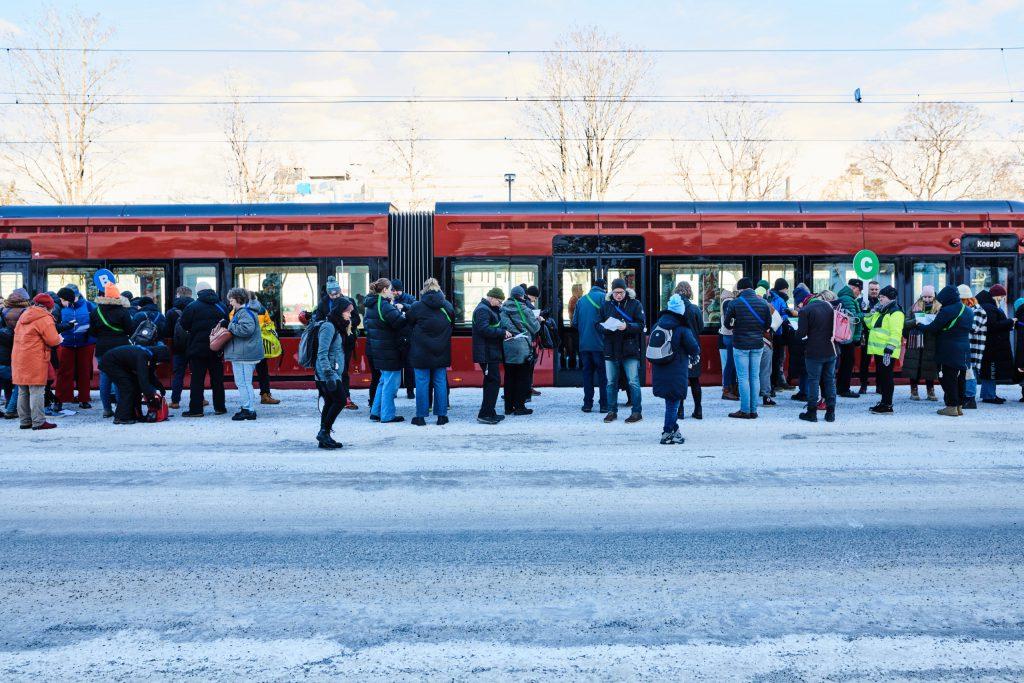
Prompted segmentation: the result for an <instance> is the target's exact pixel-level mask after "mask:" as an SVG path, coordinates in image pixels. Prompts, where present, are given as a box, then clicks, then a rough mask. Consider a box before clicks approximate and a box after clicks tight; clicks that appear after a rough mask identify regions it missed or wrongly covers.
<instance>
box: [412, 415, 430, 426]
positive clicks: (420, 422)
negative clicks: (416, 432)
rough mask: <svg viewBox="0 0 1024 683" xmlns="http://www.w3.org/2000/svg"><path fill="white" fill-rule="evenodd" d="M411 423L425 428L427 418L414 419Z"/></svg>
mask: <svg viewBox="0 0 1024 683" xmlns="http://www.w3.org/2000/svg"><path fill="white" fill-rule="evenodd" d="M412 423H413V424H414V425H416V426H417V427H426V426H427V418H425V417H414V418H413V419H412Z"/></svg>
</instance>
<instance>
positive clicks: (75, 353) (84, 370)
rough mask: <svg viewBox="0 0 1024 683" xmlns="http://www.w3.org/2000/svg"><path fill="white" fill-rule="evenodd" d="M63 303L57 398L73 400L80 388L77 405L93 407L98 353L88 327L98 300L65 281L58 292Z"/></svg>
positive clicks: (66, 400)
mask: <svg viewBox="0 0 1024 683" xmlns="http://www.w3.org/2000/svg"><path fill="white" fill-rule="evenodd" d="M57 299H58V300H59V301H58V303H59V304H60V305H61V309H60V322H61V323H62V324H63V325H66V326H68V328H69V329H68V331H67V332H63V333H62V335H63V337H64V341H63V342H62V343H61V345H60V347H59V348H58V349H57V361H58V363H59V365H58V366H57V381H56V383H55V389H56V393H57V400H58V401H60V402H61V403H73V402H74V401H75V390H76V389H77V390H78V407H80V408H82V409H84V410H88V409H89V408H92V404H91V403H90V400H91V397H90V396H89V387H90V385H91V384H92V364H93V357H94V356H95V355H96V340H95V339H93V336H92V333H91V332H90V329H89V314H90V313H91V312H92V310H93V309H94V308H96V306H95V304H93V303H92V302H91V301H88V300H86V298H85V297H84V296H82V294H81V292H79V291H78V287H77V286H76V285H66V286H64V287H61V289H60V290H59V291H58V292H57Z"/></svg>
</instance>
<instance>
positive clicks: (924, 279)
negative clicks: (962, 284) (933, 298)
mask: <svg viewBox="0 0 1024 683" xmlns="http://www.w3.org/2000/svg"><path fill="white" fill-rule="evenodd" d="M913 284H914V296H913V299H914V301H917V300H918V299H919V298H920V297H921V290H922V289H924V286H925V285H931V286H932V287H934V288H935V291H936V292H938V291H939V290H941V289H942V288H943V287H945V286H946V264H945V263H935V262H934V261H925V262H923V263H915V264H914V283H913Z"/></svg>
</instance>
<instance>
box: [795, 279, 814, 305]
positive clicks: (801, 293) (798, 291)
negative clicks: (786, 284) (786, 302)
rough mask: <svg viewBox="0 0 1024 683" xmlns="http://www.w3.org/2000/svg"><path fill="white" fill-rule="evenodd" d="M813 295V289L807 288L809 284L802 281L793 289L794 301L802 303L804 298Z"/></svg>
mask: <svg viewBox="0 0 1024 683" xmlns="http://www.w3.org/2000/svg"><path fill="white" fill-rule="evenodd" d="M810 295H811V290H809V289H807V285H805V284H804V283H802V282H801V283H800V284H798V285H797V286H796V288H795V289H794V290H793V303H795V304H802V303H803V302H804V299H806V298H807V297H809V296H810Z"/></svg>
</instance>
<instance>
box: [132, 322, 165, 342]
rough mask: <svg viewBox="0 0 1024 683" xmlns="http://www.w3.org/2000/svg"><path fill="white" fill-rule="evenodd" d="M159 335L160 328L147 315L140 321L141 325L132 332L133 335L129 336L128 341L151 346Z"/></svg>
mask: <svg viewBox="0 0 1024 683" xmlns="http://www.w3.org/2000/svg"><path fill="white" fill-rule="evenodd" d="M159 335H160V330H159V329H158V328H157V326H156V323H155V322H153V321H152V320H150V319H149V318H148V317H147V318H145V319H144V320H141V321H139V326H138V327H136V328H135V331H134V332H132V336H131V337H129V338H128V341H129V342H131V343H132V344H134V345H135V346H149V345H150V344H152V343H154V342H155V341H156V340H157V337H158V336H159Z"/></svg>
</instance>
